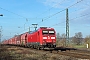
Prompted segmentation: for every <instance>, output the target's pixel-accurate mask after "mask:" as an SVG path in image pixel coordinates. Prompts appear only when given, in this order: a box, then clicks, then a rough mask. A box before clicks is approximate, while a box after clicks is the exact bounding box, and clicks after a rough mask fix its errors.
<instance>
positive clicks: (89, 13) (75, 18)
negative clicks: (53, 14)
mask: <svg viewBox="0 0 90 60" xmlns="http://www.w3.org/2000/svg"><path fill="white" fill-rule="evenodd" d="M87 15H90V13H88V14H84V15H81V16H79V17H75V18H72V19H70V20H69V21H73V20H75V19H77V18H81V17H85V16H87ZM62 23H65V21H63V22H60V23H57V24H55V25H52V26H50V27H53V26H56V25H59V24H62Z"/></svg>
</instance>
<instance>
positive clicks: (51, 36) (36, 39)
mask: <svg viewBox="0 0 90 60" xmlns="http://www.w3.org/2000/svg"><path fill="white" fill-rule="evenodd" d="M27 45H29V46H30V45H32V46H33V47H40V48H41V47H43V48H45V47H49V48H54V47H56V32H55V30H54V29H53V28H47V27H40V28H39V29H38V30H36V31H34V32H31V33H30V34H29V35H28V43H27Z"/></svg>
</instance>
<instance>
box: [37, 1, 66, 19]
mask: <svg viewBox="0 0 90 60" xmlns="http://www.w3.org/2000/svg"><path fill="white" fill-rule="evenodd" d="M64 1H65V0H62V1H61V2H59V3H57V4H56V5H55V6H57V5H61V4H62V3H63V2H64ZM51 9H53V7H51V8H50V9H48V10H46V11H44V12H42V13H41V14H39V15H38V16H37V17H39V16H40V15H43V14H44V13H46V12H48V11H50V10H51ZM37 17H36V18H37Z"/></svg>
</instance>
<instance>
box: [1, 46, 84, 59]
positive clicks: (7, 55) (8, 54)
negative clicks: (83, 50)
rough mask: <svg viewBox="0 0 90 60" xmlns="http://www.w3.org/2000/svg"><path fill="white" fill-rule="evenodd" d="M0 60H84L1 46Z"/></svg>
mask: <svg viewBox="0 0 90 60" xmlns="http://www.w3.org/2000/svg"><path fill="white" fill-rule="evenodd" d="M0 60H84V59H80V58H74V57H70V56H63V55H59V54H53V53H49V52H43V51H37V50H33V49H29V48H22V47H15V46H2V47H0Z"/></svg>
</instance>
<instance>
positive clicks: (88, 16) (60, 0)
mask: <svg viewBox="0 0 90 60" xmlns="http://www.w3.org/2000/svg"><path fill="white" fill-rule="evenodd" d="M89 6H90V0H8V1H7V0H1V1H0V14H3V16H0V26H2V29H1V30H2V40H4V39H9V38H11V37H13V36H14V35H17V34H22V33H24V32H26V31H28V30H29V27H31V28H30V30H31V31H33V30H34V28H33V27H34V26H32V24H38V26H37V29H38V28H39V27H52V28H54V29H55V30H56V32H57V33H60V34H63V33H66V8H68V11H69V12H68V15H69V27H70V28H69V30H70V37H72V36H74V35H75V33H77V32H82V34H83V37H86V36H87V35H90V32H89V30H90V7H89Z"/></svg>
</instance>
